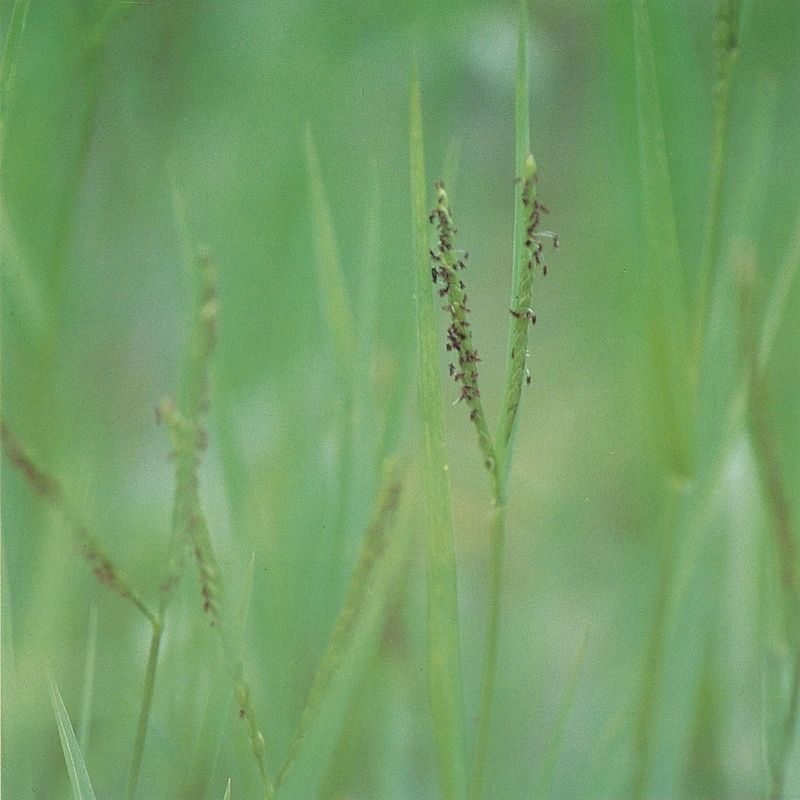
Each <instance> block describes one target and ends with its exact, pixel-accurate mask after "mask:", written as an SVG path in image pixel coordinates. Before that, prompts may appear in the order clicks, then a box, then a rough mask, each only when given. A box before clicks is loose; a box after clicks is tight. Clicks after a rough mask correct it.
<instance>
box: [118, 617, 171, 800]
mask: <svg viewBox="0 0 800 800" xmlns="http://www.w3.org/2000/svg"><path fill="white" fill-rule="evenodd" d="M162 632H163V625H162V623H161V620H160V619H156V620H154V621H153V622H152V632H151V635H150V650H149V652H148V654H147V668H146V669H145V673H144V686H143V688H142V701H141V703H140V705H139V720H138V722H137V724H136V735H135V736H134V739H133V749H132V750H131V768H130V772H129V773H128V784H127V786H126V789H125V800H134V798H135V797H136V790H137V788H138V785H139V773H140V772H141V768H142V758H143V756H144V744H145V739H146V738H147V729H148V726H149V724H150V711H151V709H152V706H153V693H154V691H155V686H156V672H157V670H158V651H159V648H160V647H161V634H162Z"/></svg>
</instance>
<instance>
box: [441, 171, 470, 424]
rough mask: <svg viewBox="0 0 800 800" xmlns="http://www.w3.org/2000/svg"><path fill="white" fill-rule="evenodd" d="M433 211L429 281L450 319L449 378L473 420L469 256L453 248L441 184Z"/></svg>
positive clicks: (450, 221)
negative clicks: (434, 232)
mask: <svg viewBox="0 0 800 800" xmlns="http://www.w3.org/2000/svg"><path fill="white" fill-rule="evenodd" d="M435 188H436V208H434V209H433V211H431V213H430V221H431V223H432V224H434V225H435V226H436V230H437V234H438V239H437V245H436V249H435V250H431V251H430V252H431V259H432V260H433V266H432V268H431V278H432V279H433V283H434V285H435V286H436V287H438V291H439V297H442V298H446V300H447V304H446V305H444V306H442V309H443V310H444V311H446V312H447V313H448V314H449V316H450V324H449V325H448V327H447V343H446V347H447V352H448V353H451V354H452V355H453V357H454V359H455V362H451V363H450V364H449V370H450V375H451V376H452V377H453V380H455V382H456V383H458V384H459V385H460V386H461V393H460V395H459V398H458V399H459V400H465V401H466V402H467V403H468V404H469V405H470V406H471V412H470V416H471V418H472V420H473V421H475V419H476V416H477V414H478V413H479V410H478V409H476V408H475V407H474V401H476V400H477V399H478V398H479V397H480V390H479V389H478V369H477V363H478V362H479V361H480V358H478V351H477V350H476V349H475V347H474V346H473V344H472V335H471V333H470V329H469V328H470V324H469V321H468V320H467V315H468V314H469V307H468V306H467V294H466V286H465V284H464V280H463V279H462V277H461V275H460V273H461V272H463V270H464V269H465V268H466V266H467V259H468V258H469V253H466V252H463V253H462V252H461V251H459V250H456V248H455V244H454V241H455V234H456V229H455V228H454V227H453V219H452V217H451V215H450V208H449V206H448V202H447V193H446V192H445V190H444V184H443V183H442V182H441V181H437V183H436V184H435Z"/></svg>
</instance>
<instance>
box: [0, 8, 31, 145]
mask: <svg viewBox="0 0 800 800" xmlns="http://www.w3.org/2000/svg"><path fill="white" fill-rule="evenodd" d="M30 4H31V3H30V0H14V8H13V9H12V11H11V18H10V19H9V21H8V30H7V31H6V39H5V42H3V55H2V59H0V111H2V114H0V154H1V153H2V143H3V129H2V125H3V124H4V122H5V120H6V118H7V113H8V109H7V108H6V105H7V103H8V99H9V96H10V95H11V93H12V89H13V83H14V72H15V68H16V65H17V57H18V55H19V48H20V45H21V44H22V37H23V35H24V33H25V23H26V21H27V18H28V8H29V7H30Z"/></svg>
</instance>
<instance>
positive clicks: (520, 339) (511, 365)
mask: <svg viewBox="0 0 800 800" xmlns="http://www.w3.org/2000/svg"><path fill="white" fill-rule="evenodd" d="M528 69H529V66H528V4H527V0H520V3H519V35H518V41H517V75H516V99H515V159H514V164H515V174H516V175H517V176H518V177H519V179H520V180H521V181H522V182H523V186H522V187H521V189H520V191H519V192H517V193H515V196H514V234H513V235H514V242H513V251H512V294H511V308H512V311H513V313H512V316H511V320H510V322H509V332H508V354H507V357H506V364H507V369H506V379H505V386H504V390H503V398H504V400H503V405H502V408H501V412H500V413H501V416H500V421H499V424H498V429H497V432H496V434H495V438H494V454H495V459H494V466H493V469H492V504H493V509H492V522H491V528H490V532H489V595H488V607H487V620H486V644H485V650H484V656H483V672H482V677H481V695H480V706H479V712H478V726H477V738H476V743H475V753H474V757H473V763H472V772H471V777H470V798H471V800H481V798H482V797H483V793H484V785H485V781H486V766H487V761H488V753H489V742H490V740H491V729H492V709H493V706H494V691H495V683H496V675H497V660H498V650H499V640H500V621H501V609H502V593H503V555H504V551H505V537H506V503H507V493H508V481H509V475H510V472H511V457H512V453H513V447H514V438H515V433H516V427H517V421H518V410H519V400H520V395H521V392H522V381H523V370H524V363H525V359H526V358H527V350H528V324H529V322H530V321H532V320H531V319H529V317H528V316H527V313H528V308H529V306H530V303H531V293H532V290H531V276H530V269H529V257H530V254H529V252H528V248H527V247H526V244H525V243H526V239H527V238H528V234H527V230H528V227H529V219H528V213H529V212H530V210H531V208H530V207H529V206H527V205H526V203H525V193H526V192H525V188H526V187H525V184H526V183H527V185H528V187H529V189H528V191H529V193H530V192H533V193H534V195H533V198H532V199H534V200H535V170H536V166H535V162H533V159H532V157H531V154H530V111H529V102H528V97H529V92H530V89H529V78H528ZM520 363H522V367H523V369H520Z"/></svg>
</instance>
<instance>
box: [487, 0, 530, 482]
mask: <svg viewBox="0 0 800 800" xmlns="http://www.w3.org/2000/svg"><path fill="white" fill-rule="evenodd" d="M529 95H530V86H529V79H528V4H527V0H520V4H519V39H518V42H517V80H516V94H515V111H514V118H515V155H514V175H515V177H518V178H520V179H522V176H523V174H524V173H525V169H526V162H527V161H528V159H529V157H530V149H531V134H530V110H529V102H528V97H529ZM526 227H527V225H526V221H525V206H524V204H523V202H522V192H517V193H516V194H515V196H514V247H513V256H512V259H513V266H512V278H511V308H517V305H518V300H519V298H520V297H521V296H523V295H525V296H527V297H528V300H529V301H530V287H525V286H523V284H524V283H526V282H527V281H528V279H529V275H528V270H527V253H526V248H525V239H526ZM521 336H522V338H521ZM527 336H528V320H527V319H522V320H519V319H517V318H515V317H511V318H510V321H509V326H508V356H507V358H506V364H507V365H508V366H507V370H506V381H505V387H504V390H503V398H504V402H503V409H502V411H501V416H500V423H499V426H498V430H497V435H496V437H495V450H496V453H497V461H498V468H499V473H500V477H501V485H502V483H503V482H505V476H507V475H508V472H509V467H510V464H511V452H512V450H513V447H514V433H515V431H516V425H517V420H518V415H517V411H518V409H519V397H520V393H521V391H522V376H521V374H518V369H517V364H518V359H519V358H521V357H523V356H524V354H525V351H526V350H527ZM502 494H505V492H504V491H503V492H502Z"/></svg>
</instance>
